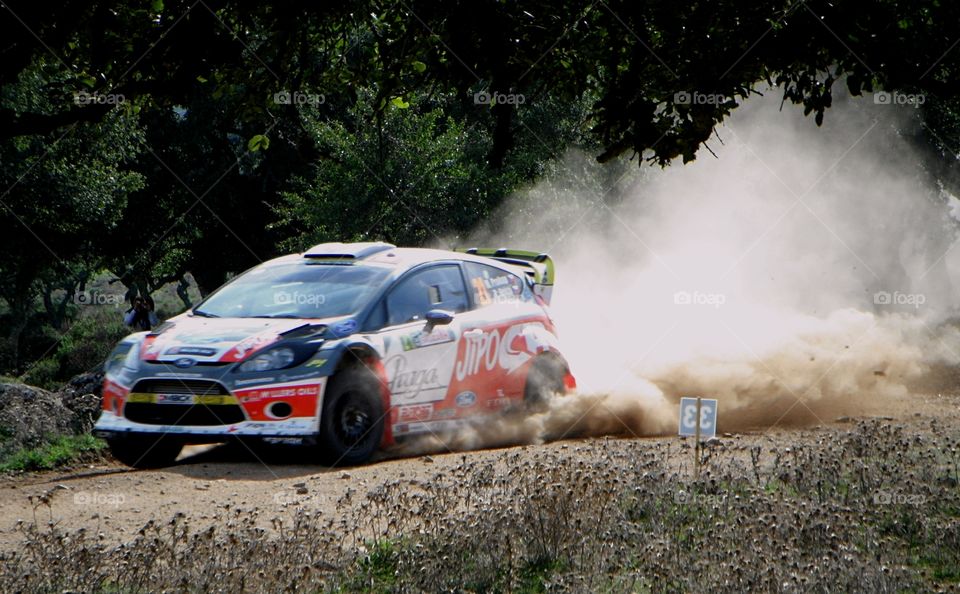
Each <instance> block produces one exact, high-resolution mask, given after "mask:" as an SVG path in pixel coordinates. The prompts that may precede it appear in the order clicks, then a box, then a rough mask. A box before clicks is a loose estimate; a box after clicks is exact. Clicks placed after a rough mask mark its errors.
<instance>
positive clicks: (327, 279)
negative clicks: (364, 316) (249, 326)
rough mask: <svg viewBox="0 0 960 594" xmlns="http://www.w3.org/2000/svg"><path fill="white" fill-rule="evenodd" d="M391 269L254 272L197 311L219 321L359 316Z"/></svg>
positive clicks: (307, 267)
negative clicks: (358, 312)
mask: <svg viewBox="0 0 960 594" xmlns="http://www.w3.org/2000/svg"><path fill="white" fill-rule="evenodd" d="M389 274H390V269H389V268H380V267H374V266H343V265H329V264H307V263H304V262H291V263H288V264H279V265H273V266H263V267H260V268H254V269H253V270H251V271H250V272H247V273H246V274H244V275H242V276H240V277H237V278H236V279H235V280H233V281H232V282H230V283H229V284H227V285H224V286H223V287H222V288H220V290H218V291H217V292H215V293H214V294H213V295H211V296H210V298H209V299H207V300H206V301H204V302H203V303H201V304H200V305H199V306H197V309H196V310H195V311H194V313H195V314H196V315H200V316H206V317H218V318H253V317H269V318H332V317H336V316H345V315H348V314H352V313H355V312H357V311H358V310H359V309H360V308H361V307H363V305H364V304H366V303H367V301H368V300H369V299H370V297H371V296H372V295H373V294H374V292H375V291H376V290H377V289H378V288H379V287H380V286H381V284H382V283H383V281H384V279H386V277H387V275H389Z"/></svg>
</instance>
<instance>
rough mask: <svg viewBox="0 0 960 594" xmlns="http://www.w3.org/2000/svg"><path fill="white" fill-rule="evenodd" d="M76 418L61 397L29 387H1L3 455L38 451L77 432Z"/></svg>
mask: <svg viewBox="0 0 960 594" xmlns="http://www.w3.org/2000/svg"><path fill="white" fill-rule="evenodd" d="M74 426H75V415H74V413H73V411H71V410H70V409H69V408H67V407H66V406H65V405H64V404H63V401H62V400H61V398H60V396H59V394H54V393H53V392H48V391H46V390H42V389H40V388H35V387H33V386H28V385H26V384H18V383H9V384H0V453H7V452H12V451H16V450H19V449H24V448H34V447H37V446H39V445H41V444H43V443H46V442H47V441H48V438H49V437H50V436H52V435H54V436H55V435H64V434H69V433H73V428H74Z"/></svg>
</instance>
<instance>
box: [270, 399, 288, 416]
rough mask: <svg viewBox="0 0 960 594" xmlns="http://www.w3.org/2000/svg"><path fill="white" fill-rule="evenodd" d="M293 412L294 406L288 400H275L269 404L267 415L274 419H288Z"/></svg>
mask: <svg viewBox="0 0 960 594" xmlns="http://www.w3.org/2000/svg"><path fill="white" fill-rule="evenodd" d="M292 414H293V407H292V406H290V405H289V404H288V403H286V402H273V403H271V404H270V405H268V406H267V415H268V416H270V417H272V418H274V419H286V418H287V417H289V416H290V415H292Z"/></svg>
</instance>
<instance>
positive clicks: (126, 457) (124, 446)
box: [107, 435, 183, 468]
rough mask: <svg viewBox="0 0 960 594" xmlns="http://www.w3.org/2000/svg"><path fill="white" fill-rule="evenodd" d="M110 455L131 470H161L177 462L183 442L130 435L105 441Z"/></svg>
mask: <svg viewBox="0 0 960 594" xmlns="http://www.w3.org/2000/svg"><path fill="white" fill-rule="evenodd" d="M107 445H109V446H110V453H112V454H113V457H114V458H116V459H117V460H119V461H120V462H122V463H124V464H126V465H127V466H130V467H132V468H161V467H163V466H170V465H171V464H173V463H174V462H175V461H176V460H177V456H179V455H180V451H181V450H182V449H183V442H181V441H179V440H177V439H174V438H172V437H170V436H167V435H130V436H124V437H113V438H110V439H108V440H107Z"/></svg>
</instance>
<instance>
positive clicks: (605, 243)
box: [456, 90, 960, 447]
mask: <svg viewBox="0 0 960 594" xmlns="http://www.w3.org/2000/svg"><path fill="white" fill-rule="evenodd" d="M835 103H837V105H836V106H835V108H834V109H833V110H831V113H830V114H828V116H827V121H826V122H825V124H824V126H823V128H817V127H816V126H815V125H814V123H813V121H812V120H811V119H810V118H805V117H803V115H802V113H800V112H799V111H798V110H796V109H794V108H792V107H790V106H784V107H783V108H782V109H783V111H782V112H781V111H780V109H781V106H780V101H779V91H777V90H773V91H772V92H770V93H769V96H767V97H761V98H758V99H755V100H751V101H750V102H749V104H748V105H745V106H744V107H743V108H742V109H739V110H737V115H736V116H734V117H733V118H732V119H731V121H730V122H729V123H728V125H726V126H724V127H722V128H721V129H720V130H718V134H717V137H716V139H715V140H714V141H711V142H710V146H711V149H712V150H713V151H714V152H715V153H716V154H717V158H714V157H712V156H711V155H710V154H708V153H706V152H704V153H703V154H701V156H700V157H699V159H698V160H697V161H696V162H694V163H692V164H689V165H681V164H679V163H677V164H675V165H674V166H672V167H669V168H667V169H665V170H659V169H654V168H649V167H644V168H638V167H637V166H636V162H635V161H634V162H629V163H625V164H621V165H619V166H617V165H615V166H612V167H610V166H607V167H606V168H603V167H601V166H600V165H597V164H596V163H595V162H594V161H593V160H592V158H591V157H590V156H589V155H587V154H580V153H575V152H573V153H570V154H568V156H567V158H566V159H565V160H564V161H563V162H562V163H560V164H559V165H558V166H557V167H556V169H555V171H553V172H552V174H550V175H549V176H548V177H547V179H546V181H544V182H542V183H540V184H538V185H536V186H534V187H532V188H529V189H528V190H527V191H525V192H523V193H521V194H519V195H517V196H514V197H513V198H512V199H511V200H510V201H508V202H507V203H506V204H505V205H504V207H503V208H502V209H501V211H500V212H499V213H497V214H496V215H495V216H494V217H492V219H491V221H490V223H489V225H488V227H487V228H486V229H479V230H477V231H476V232H475V233H474V235H473V236H471V237H469V238H466V239H458V240H456V242H458V243H460V244H469V245H500V244H502V245H526V244H529V246H530V247H531V248H535V249H541V250H543V251H547V252H549V253H551V254H552V255H553V256H554V257H555V259H556V261H557V263H558V266H557V274H558V283H557V290H556V295H555V299H554V307H553V311H554V314H555V316H556V318H557V321H558V324H559V327H560V329H561V339H562V340H563V341H564V343H565V344H566V345H567V350H568V353H567V354H568V357H569V359H570V362H571V365H572V369H573V372H574V374H575V375H576V376H577V379H578V383H579V386H580V390H579V393H578V394H577V395H574V396H573V397H572V398H571V397H569V396H568V397H567V398H566V399H559V400H557V401H555V402H554V404H553V408H551V409H550V410H548V411H546V412H543V413H539V414H535V415H533V416H531V417H529V418H526V419H520V420H508V421H504V422H503V423H501V424H500V425H498V426H495V427H494V428H493V429H490V430H478V431H477V432H476V434H470V435H467V436H464V437H461V438H460V439H459V441H460V442H462V443H457V444H456V445H458V446H466V447H471V446H474V445H480V444H484V443H490V442H493V443H496V442H500V441H509V440H510V438H513V439H514V440H517V441H527V442H531V441H533V442H535V441H540V440H543V439H548V438H550V437H551V436H554V435H558V434H559V435H563V434H564V433H565V432H570V433H574V432H576V433H581V434H582V433H593V434H597V433H606V432H617V433H636V434H648V435H649V434H658V433H667V432H672V431H674V430H675V423H676V421H675V412H674V411H675V406H674V404H675V402H676V401H677V399H678V398H679V397H680V396H685V395H699V396H704V397H716V398H719V399H720V411H721V412H720V429H721V430H722V431H734V430H744V429H759V430H763V429H766V428H768V427H771V426H775V425H791V424H794V425H795V424H820V423H823V422H830V421H832V420H834V418H835V417H837V416H839V415H853V414H882V413H884V411H888V410H891V408H892V407H897V406H901V407H902V404H900V403H902V401H903V399H905V398H907V397H908V396H909V393H910V390H909V386H910V385H912V384H914V383H916V382H917V381H919V380H920V379H922V378H923V376H924V375H925V374H926V373H927V372H928V371H929V370H930V368H931V366H932V365H939V366H942V365H947V366H951V365H955V364H957V363H958V362H960V356H958V353H960V337H958V334H957V331H956V329H955V327H954V326H953V325H951V324H950V323H949V322H948V320H949V319H950V318H951V316H953V315H955V313H956V306H955V304H956V303H957V302H958V299H957V298H958V295H957V292H956V290H955V288H954V282H955V279H957V278H958V273H960V250H953V249H951V248H952V246H953V242H954V240H955V239H956V237H957V234H958V233H957V229H958V226H957V213H958V212H960V201H958V200H957V198H955V197H954V196H952V195H950V194H949V193H948V192H946V191H944V190H942V189H941V188H940V187H939V186H938V184H937V182H936V179H934V178H933V177H932V175H931V174H929V173H928V171H929V170H928V169H927V168H925V167H924V166H923V165H924V163H923V156H922V154H921V153H920V152H919V151H917V150H914V148H913V146H912V145H911V143H910V140H909V139H910V138H911V135H914V134H915V133H916V131H917V126H918V125H919V124H918V123H917V121H916V120H915V119H914V118H915V112H914V110H912V109H910V108H899V107H897V106H889V105H874V104H872V103H871V102H869V100H865V99H851V98H846V97H842V98H838V99H835ZM618 167H619V168H618ZM625 429H626V430H625Z"/></svg>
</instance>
